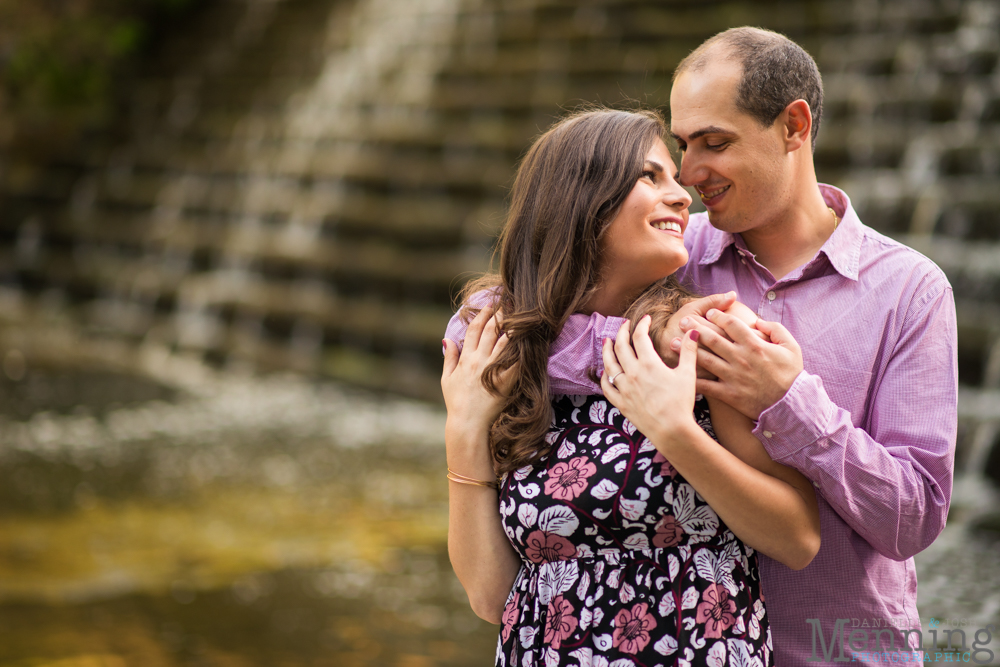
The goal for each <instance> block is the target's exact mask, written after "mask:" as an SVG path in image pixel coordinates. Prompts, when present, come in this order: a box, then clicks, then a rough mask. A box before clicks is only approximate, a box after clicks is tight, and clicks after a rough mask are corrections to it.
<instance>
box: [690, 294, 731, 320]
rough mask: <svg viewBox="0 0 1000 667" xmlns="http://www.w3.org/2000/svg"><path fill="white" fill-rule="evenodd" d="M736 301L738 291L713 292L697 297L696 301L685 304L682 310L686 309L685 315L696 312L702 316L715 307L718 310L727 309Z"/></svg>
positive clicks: (695, 313)
mask: <svg viewBox="0 0 1000 667" xmlns="http://www.w3.org/2000/svg"><path fill="white" fill-rule="evenodd" d="M735 302H736V292H726V293H725V294H711V295H709V296H703V297H702V298H700V299H695V300H694V301H691V302H689V303H686V304H684V306H683V307H682V308H681V310H684V311H685V313H684V314H685V315H691V314H694V315H701V316H702V317H704V316H705V314H706V313H707V312H708V311H710V310H712V309H713V308H714V309H716V310H726V309H728V308H729V307H730V306H731V305H733V303H735ZM687 311H690V312H687Z"/></svg>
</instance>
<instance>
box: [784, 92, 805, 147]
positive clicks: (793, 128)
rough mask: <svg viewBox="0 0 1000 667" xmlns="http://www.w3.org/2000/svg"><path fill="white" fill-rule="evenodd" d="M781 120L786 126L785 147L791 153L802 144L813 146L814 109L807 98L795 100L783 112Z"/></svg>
mask: <svg viewBox="0 0 1000 667" xmlns="http://www.w3.org/2000/svg"><path fill="white" fill-rule="evenodd" d="M779 120H781V121H782V123H783V124H784V126H785V135H784V139H785V148H786V150H788V152H789V153H791V152H792V151H797V150H798V149H800V148H802V146H804V145H805V146H810V147H811V146H812V124H813V119H812V110H811V109H810V108H809V103H808V102H806V101H805V100H795V101H794V102H792V103H791V104H789V105H788V106H787V107H785V110H784V111H782V112H781V116H780V118H779Z"/></svg>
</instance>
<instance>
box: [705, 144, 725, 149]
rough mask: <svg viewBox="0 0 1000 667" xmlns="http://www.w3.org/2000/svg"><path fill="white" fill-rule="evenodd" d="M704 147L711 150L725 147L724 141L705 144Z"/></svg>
mask: <svg viewBox="0 0 1000 667" xmlns="http://www.w3.org/2000/svg"><path fill="white" fill-rule="evenodd" d="M705 147H706V148H708V149H710V150H713V151H721V150H722V149H723V148H725V147H726V143H725V142H722V143H721V144H705Z"/></svg>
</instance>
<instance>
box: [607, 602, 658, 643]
mask: <svg viewBox="0 0 1000 667" xmlns="http://www.w3.org/2000/svg"><path fill="white" fill-rule="evenodd" d="M648 610H649V605H647V604H646V603H645V602H639V603H637V604H635V605H634V606H633V607H632V609H631V610H628V609H622V610H621V611H620V612H618V614H617V615H616V616H615V633H614V636H613V637H612V639H611V644H612V645H613V646H614V647H615V648H620V649H621V651H622V653H631V654H632V655H635V654H636V653H638V652H639V651H641V650H642V649H644V648H646V645H647V644H649V631H650V630H652V629H653V628H655V627H656V619H655V618H653V615H652V614H650V613H649V611H648Z"/></svg>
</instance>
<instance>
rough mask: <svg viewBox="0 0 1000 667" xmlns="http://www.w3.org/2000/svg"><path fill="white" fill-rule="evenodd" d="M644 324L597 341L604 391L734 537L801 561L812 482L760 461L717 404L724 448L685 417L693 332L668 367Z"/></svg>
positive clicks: (805, 554) (808, 557) (811, 536)
mask: <svg viewBox="0 0 1000 667" xmlns="http://www.w3.org/2000/svg"><path fill="white" fill-rule="evenodd" d="M648 329H649V320H648V318H643V320H642V321H640V323H639V325H638V326H637V327H636V330H635V333H634V335H633V336H632V341H631V342H630V340H629V334H628V328H627V327H625V326H623V327H622V329H621V331H619V334H618V338H617V341H616V342H615V344H614V346H613V347H612V345H611V343H610V341H606V342H605V345H604V364H605V369H606V372H605V374H604V376H603V377H602V379H601V386H602V387H603V389H604V393H605V396H607V398H608V399H609V400H610V401H611V402H612V403H613V404H614V405H615V406H616V407H617V408H618V409H619V410H621V411H622V414H624V415H625V416H626V417H627V418H628V419H629V420H630V421H631V422H632V423H633V424H635V425H636V427H637V428H638V429H639V430H640V431H642V432H643V433H644V434H645V435H646V437H648V438H649V439H650V441H651V442H652V443H653V445H654V446H655V447H656V448H657V450H658V451H659V452H660V453H661V454H663V456H664V457H666V458H667V460H668V461H670V463H671V465H673V466H674V468H676V469H677V471H678V472H680V473H681V475H683V476H684V478H685V479H686V480H687V481H688V482H690V483H691V486H693V487H694V488H695V490H696V491H698V493H700V494H701V496H702V497H703V498H704V499H705V500H706V501H707V502H708V504H709V505H711V507H712V509H713V510H715V512H716V513H717V514H718V515H719V517H720V518H721V519H722V520H723V521H725V522H726V524H727V525H728V526H729V527H730V528H731V529H732V531H733V532H734V533H735V534H736V535H737V536H738V537H740V539H742V540H743V541H744V542H746V543H747V544H749V545H750V546H752V547H754V548H755V549H757V550H759V551H760V552H761V553H764V554H766V555H768V556H770V557H771V558H774V559H775V560H777V561H779V562H782V563H784V564H785V565H787V566H788V567H791V568H793V569H802V568H804V567H805V566H806V565H808V564H809V563H810V562H811V561H812V559H813V557H814V556H815V555H816V552H817V551H819V543H820V534H819V518H818V511H817V508H816V499H815V496H814V495H813V494H812V489H811V488H799V487H798V486H797V485H796V484H793V483H792V482H794V481H797V480H794V478H793V477H791V476H789V475H788V473H787V472H785V471H784V470H779V469H778V468H775V467H773V466H774V465H775V464H774V463H773V462H770V464H769V463H768V462H769V461H770V460H769V459H768V462H765V461H763V460H762V459H761V458H760V454H761V453H762V452H763V449H762V448H761V446H760V443H757V444H756V447H754V445H753V443H751V442H749V440H747V438H746V436H748V437H750V438H753V436H752V435H750V433H749V431H748V430H747V431H746V432H745V433H744V431H743V429H744V428H745V426H744V427H740V426H739V425H738V424H737V423H736V422H735V421H734V420H730V419H729V417H728V416H727V415H726V412H725V408H722V411H723V414H722V415H721V416H722V419H720V420H719V424H720V426H721V427H722V433H724V434H725V439H726V440H727V441H728V443H727V447H728V448H727V447H720V446H719V444H718V443H717V442H715V441H714V440H713V439H712V438H711V437H710V436H709V435H708V434H707V433H706V432H705V431H704V430H702V428H701V427H700V426H698V424H697V423H696V422H695V420H694V417H693V410H694V386H695V375H696V371H695V359H696V351H697V340H696V339H694V338H692V337H690V336H685V338H684V340H683V344H682V347H681V357H680V362H679V363H678V366H677V368H676V369H671V368H669V367H667V365H666V364H664V363H663V360H662V359H660V357H659V355H658V354H657V353H656V350H655V349H654V348H653V343H652V341H651V340H650V338H649V335H648ZM633 344H634V346H635V349H634V350H633ZM619 372H621V373H622V374H621V375H616V374H617V373H619ZM611 377H615V384H614V385H612V384H611V382H610V378H611ZM714 407H715V406H713V408H714ZM720 437H721V436H720ZM753 439H754V440H756V438H753ZM757 448H760V451H757ZM765 457H766V454H765ZM779 467H780V466H779ZM808 486H809V485H808V484H806V485H805V487H808Z"/></svg>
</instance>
